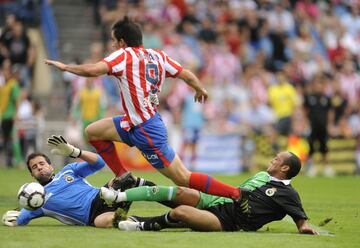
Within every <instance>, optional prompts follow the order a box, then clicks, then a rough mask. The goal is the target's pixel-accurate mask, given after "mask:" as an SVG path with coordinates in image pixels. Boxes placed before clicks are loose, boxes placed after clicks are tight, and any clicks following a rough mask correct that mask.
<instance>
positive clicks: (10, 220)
mask: <svg viewBox="0 0 360 248" xmlns="http://www.w3.org/2000/svg"><path fill="white" fill-rule="evenodd" d="M19 215H20V211H16V210H9V211H7V212H6V213H5V214H4V215H3V217H2V221H3V223H4V224H5V225H6V226H17V222H16V221H17V218H18V217H19Z"/></svg>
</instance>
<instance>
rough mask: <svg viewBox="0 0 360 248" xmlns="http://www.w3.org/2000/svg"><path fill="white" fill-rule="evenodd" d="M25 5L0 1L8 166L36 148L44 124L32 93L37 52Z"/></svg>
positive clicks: (0, 139)
mask: <svg viewBox="0 0 360 248" xmlns="http://www.w3.org/2000/svg"><path fill="white" fill-rule="evenodd" d="M25 2H26V1H25ZM16 6H17V7H16ZM23 7H24V6H22V5H21V4H19V5H17V4H16V3H14V2H11V1H9V3H6V2H5V3H0V13H1V14H4V15H1V19H2V20H1V21H3V22H4V25H3V26H2V27H1V32H0V120H1V130H0V134H1V135H0V149H1V153H0V158H2V159H0V161H1V164H5V165H6V166H8V167H12V166H14V165H18V164H21V163H23V160H24V158H25V157H26V154H28V153H29V152H33V151H36V150H37V142H36V140H37V136H38V135H39V133H38V130H39V129H41V125H42V124H43V115H42V111H41V106H40V103H39V102H38V101H37V100H36V99H34V98H33V96H32V93H33V92H32V71H33V66H34V62H35V57H36V52H35V48H34V46H33V44H32V43H31V41H30V38H29V36H28V33H27V26H26V25H28V24H32V22H31V21H30V19H28V18H30V17H26V15H25V12H24V8H23ZM5 13H6V14H5ZM3 17H4V19H3Z"/></svg>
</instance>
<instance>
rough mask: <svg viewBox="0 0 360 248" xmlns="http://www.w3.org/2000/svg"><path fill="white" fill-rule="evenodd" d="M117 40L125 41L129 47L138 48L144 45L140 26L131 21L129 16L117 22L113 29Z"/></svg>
mask: <svg viewBox="0 0 360 248" xmlns="http://www.w3.org/2000/svg"><path fill="white" fill-rule="evenodd" d="M112 30H113V31H114V36H115V38H116V39H117V40H118V41H119V40H120V39H123V40H124V41H125V43H126V44H127V45H128V46H129V47H137V46H141V45H142V44H143V42H142V32H141V29H140V26H139V25H138V24H136V23H135V22H133V21H131V20H130V19H129V17H128V16H125V17H124V18H123V19H122V20H119V21H117V22H116V23H115V24H114V26H113V27H112Z"/></svg>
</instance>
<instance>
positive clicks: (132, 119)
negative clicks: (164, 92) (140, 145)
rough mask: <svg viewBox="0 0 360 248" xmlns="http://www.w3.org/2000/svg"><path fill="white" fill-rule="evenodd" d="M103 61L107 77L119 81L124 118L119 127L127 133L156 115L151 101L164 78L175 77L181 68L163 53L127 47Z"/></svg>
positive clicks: (155, 50)
mask: <svg viewBox="0 0 360 248" xmlns="http://www.w3.org/2000/svg"><path fill="white" fill-rule="evenodd" d="M103 61H104V62H105V63H106V64H107V65H108V67H109V70H108V74H109V75H113V76H115V77H116V78H118V83H119V87H120V95H121V100H122V106H123V109H124V111H125V117H124V118H123V121H122V122H121V127H122V128H123V129H125V130H129V129H130V128H131V127H133V126H136V125H138V124H140V123H143V122H144V121H146V120H148V119H150V118H151V117H152V116H154V114H155V113H156V106H154V104H153V102H152V100H151V99H152V97H154V95H155V94H157V92H160V91H161V86H162V84H163V82H164V81H165V78H166V77H176V76H177V75H178V74H179V73H180V72H181V71H182V69H183V68H182V66H181V65H180V64H179V63H178V62H176V61H175V60H173V59H171V58H170V57H169V56H168V55H167V54H166V53H165V52H164V51H161V50H157V49H144V48H143V47H127V48H125V49H122V48H121V49H119V50H117V51H115V52H113V53H112V54H110V55H109V56H108V57H106V58H104V59H103Z"/></svg>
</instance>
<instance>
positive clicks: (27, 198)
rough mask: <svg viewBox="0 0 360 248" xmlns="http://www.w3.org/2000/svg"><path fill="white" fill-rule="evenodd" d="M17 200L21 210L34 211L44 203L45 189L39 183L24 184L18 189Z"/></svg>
mask: <svg viewBox="0 0 360 248" xmlns="http://www.w3.org/2000/svg"><path fill="white" fill-rule="evenodd" d="M18 200H19V205H20V207H21V208H26V209H28V210H35V209H38V208H41V207H42V206H43V205H44V203H45V189H44V187H43V186H42V185H41V184H39V183H34V182H33V183H25V184H24V185H23V186H21V187H20V189H19V192H18Z"/></svg>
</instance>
